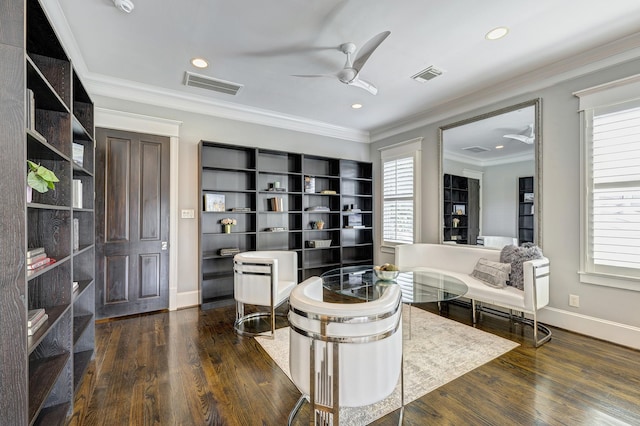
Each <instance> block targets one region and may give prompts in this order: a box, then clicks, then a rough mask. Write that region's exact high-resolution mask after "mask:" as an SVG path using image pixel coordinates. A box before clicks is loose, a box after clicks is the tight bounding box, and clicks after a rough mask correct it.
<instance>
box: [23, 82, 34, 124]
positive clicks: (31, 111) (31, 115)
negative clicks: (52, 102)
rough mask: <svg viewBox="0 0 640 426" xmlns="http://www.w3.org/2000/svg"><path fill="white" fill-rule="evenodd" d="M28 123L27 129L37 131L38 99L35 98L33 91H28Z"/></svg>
mask: <svg viewBox="0 0 640 426" xmlns="http://www.w3.org/2000/svg"><path fill="white" fill-rule="evenodd" d="M26 107H27V108H26V117H25V118H26V123H27V129H29V130H35V125H36V99H35V97H34V96H33V90H31V89H27V102H26Z"/></svg>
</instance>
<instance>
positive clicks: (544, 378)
mask: <svg viewBox="0 0 640 426" xmlns="http://www.w3.org/2000/svg"><path fill="white" fill-rule="evenodd" d="M427 309H429V310H432V311H433V310H434V309H433V307H431V306H427ZM449 316H450V317H451V318H453V319H456V320H459V321H460V322H465V323H468V322H469V321H468V317H469V311H468V309H465V308H462V307H457V306H452V307H451V308H450V312H449ZM233 318H234V311H233V308H232V307H228V308H219V309H213V310H208V311H201V310H200V309H197V308H191V309H185V310H180V311H176V312H169V313H159V314H152V315H146V316H140V317H135V318H127V319H124V320H118V321H112V322H107V323H102V324H98V325H97V326H96V345H97V351H96V352H97V355H96V359H95V362H94V363H93V364H92V366H91V367H90V369H89V371H88V373H87V376H86V377H85V379H84V381H83V383H82V385H81V389H80V391H79V392H78V396H77V398H76V401H75V410H74V413H73V416H72V417H71V420H70V424H72V425H127V424H131V425H151V424H157V425H208V424H211V425H283V424H286V419H287V416H288V413H289V411H290V409H291V408H292V407H293V405H294V404H295V402H296V400H297V399H298V397H299V393H298V391H297V389H296V388H295V386H294V385H293V384H292V383H291V381H290V380H289V379H288V378H287V376H286V375H285V374H284V373H283V372H282V371H281V370H280V369H279V368H278V366H277V365H276V364H275V363H274V362H273V361H272V360H271V358H269V356H267V355H266V353H265V352H264V351H263V350H262V348H261V347H260V345H258V344H257V343H256V341H255V339H252V338H242V337H237V336H236V335H235V334H234V332H233V329H232V322H233ZM478 328H481V329H483V330H485V331H488V332H491V333H494V334H497V335H500V336H502V337H505V338H508V339H511V340H514V341H516V342H519V343H521V346H519V347H518V348H516V349H514V350H512V351H511V352H509V353H507V354H505V355H503V356H501V357H499V358H497V359H495V360H493V361H491V362H489V363H487V364H485V365H483V366H481V367H479V368H477V369H475V370H473V371H472V372H470V373H467V374H465V375H464V376H462V377H460V378H458V379H456V380H454V381H452V382H450V383H448V384H446V385H444V386H442V387H440V388H438V389H437V390H435V391H433V392H431V393H429V394H427V395H425V396H423V397H422V398H420V399H419V400H417V401H414V402H413V403H411V404H409V405H408V406H407V407H406V409H405V422H404V424H405V425H425V424H430V425H515V424H522V425H530V424H550V425H621V424H629V425H640V352H639V351H635V350H631V349H628V348H624V347H620V346H616V345H613V344H610V343H607V342H603V341H599V340H595V339H591V338H588V337H585V336H580V335H577V334H573V333H570V332H566V331H563V330H557V329H554V330H553V332H554V335H553V339H552V340H551V341H550V342H548V343H547V344H545V345H544V346H542V347H540V348H538V349H536V348H533V347H532V345H531V343H530V342H531V328H530V327H523V326H521V325H514V324H511V323H510V322H509V321H508V320H506V319H503V318H498V317H494V316H491V315H488V314H485V315H483V318H482V322H481V325H480V326H479V327H478ZM397 419H398V412H394V413H391V414H389V415H387V416H386V417H385V418H383V419H381V420H379V421H378V422H376V423H375V424H378V425H387V424H389V425H390V424H397ZM300 424H302V423H300Z"/></svg>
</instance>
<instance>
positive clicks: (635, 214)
mask: <svg viewBox="0 0 640 426" xmlns="http://www.w3.org/2000/svg"><path fill="white" fill-rule="evenodd" d="M592 123H593V124H592V138H591V142H592V143H591V155H590V166H591V167H590V168H591V185H592V186H591V191H590V194H591V197H590V200H589V201H590V215H589V216H590V222H589V232H588V233H589V239H588V241H589V251H590V253H589V254H590V258H591V261H592V262H593V265H594V269H595V270H596V271H598V267H599V266H600V267H606V268H612V267H613V268H625V269H627V270H632V271H636V272H631V274H630V275H638V272H639V271H640V106H638V103H637V102H634V105H633V106H631V107H630V106H629V105H627V106H624V105H623V106H620V105H618V106H616V107H613V108H612V107H608V108H596V109H594V110H593V118H592ZM608 272H612V271H608ZM613 272H616V271H613ZM624 274H628V273H624Z"/></svg>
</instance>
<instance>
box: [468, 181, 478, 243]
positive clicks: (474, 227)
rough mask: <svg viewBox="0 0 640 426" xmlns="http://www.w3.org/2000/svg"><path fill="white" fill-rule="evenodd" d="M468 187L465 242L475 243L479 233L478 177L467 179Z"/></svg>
mask: <svg viewBox="0 0 640 426" xmlns="http://www.w3.org/2000/svg"><path fill="white" fill-rule="evenodd" d="M467 182H468V189H469V205H468V206H467V214H468V217H467V226H468V227H469V229H468V230H467V231H468V235H467V244H470V245H472V246H475V245H476V240H477V239H478V235H479V234H480V181H479V180H478V179H471V178H468V179H467Z"/></svg>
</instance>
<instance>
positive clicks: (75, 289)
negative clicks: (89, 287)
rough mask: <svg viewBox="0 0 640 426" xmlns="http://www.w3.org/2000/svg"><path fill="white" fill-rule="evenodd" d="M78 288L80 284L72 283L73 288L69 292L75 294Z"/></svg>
mask: <svg viewBox="0 0 640 426" xmlns="http://www.w3.org/2000/svg"><path fill="white" fill-rule="evenodd" d="M78 288H80V283H78V281H74V282H73V287H72V288H71V292H72V293H75V292H76V291H78Z"/></svg>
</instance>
